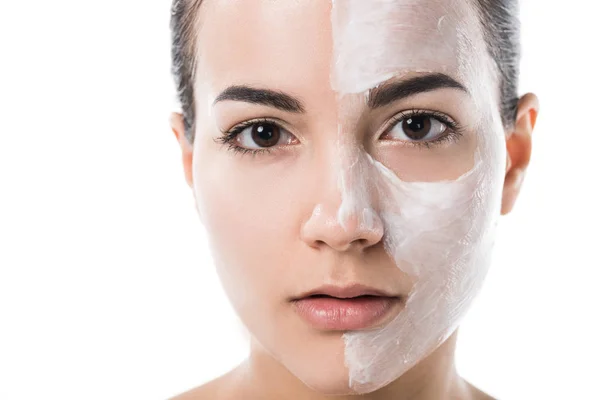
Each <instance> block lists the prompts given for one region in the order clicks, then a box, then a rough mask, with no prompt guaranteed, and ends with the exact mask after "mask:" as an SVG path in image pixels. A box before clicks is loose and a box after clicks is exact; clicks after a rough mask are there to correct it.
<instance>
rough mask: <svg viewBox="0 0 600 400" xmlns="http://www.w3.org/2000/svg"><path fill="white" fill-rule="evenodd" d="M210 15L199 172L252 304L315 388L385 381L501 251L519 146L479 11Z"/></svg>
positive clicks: (281, 9)
mask: <svg viewBox="0 0 600 400" xmlns="http://www.w3.org/2000/svg"><path fill="white" fill-rule="evenodd" d="M198 27H199V28H198V49H197V53H198V65H197V69H196V82H195V97H196V105H197V109H196V118H197V119H196V132H195V142H194V148H193V171H192V172H193V187H194V193H195V196H196V200H197V206H198V211H199V213H200V215H201V218H202V220H203V223H204V224H205V226H206V229H207V231H208V234H209V237H210V242H211V243H210V244H211V249H212V252H213V257H214V260H215V263H216V266H217V269H218V273H219V275H220V277H221V279H222V282H223V286H224V288H225V290H226V292H227V294H228V296H229V298H230V300H231V302H232V304H233V306H234V308H235V309H236V310H237V312H238V314H239V316H240V317H241V319H242V321H243V322H244V324H245V325H246V326H247V328H248V329H249V331H250V333H251V334H252V336H253V339H254V340H255V341H256V343H258V344H259V346H260V347H261V348H262V349H263V350H264V351H265V352H266V353H267V354H269V355H270V356H271V357H273V358H274V359H275V360H277V361H278V362H279V363H281V364H282V365H283V366H284V367H285V368H287V369H288V370H289V371H290V372H291V373H292V374H294V375H295V376H297V377H298V378H299V379H301V380H302V381H303V382H304V383H305V384H307V385H308V386H310V387H312V388H314V389H316V390H319V391H322V392H326V393H351V392H369V391H373V390H375V389H377V388H380V387H382V386H383V385H385V384H387V383H389V382H391V381H392V380H394V379H396V378H398V377H399V376H400V375H402V374H403V373H404V372H406V371H407V370H408V369H410V368H411V367H412V366H414V365H415V364H416V363H418V362H419V361H420V360H422V359H423V358H425V357H426V356H427V355H428V354H430V353H431V352H432V351H433V350H434V349H435V348H436V347H437V346H439V345H440V344H441V343H442V342H443V341H444V340H446V339H447V338H448V336H449V335H450V334H451V333H452V332H453V331H454V330H455V328H456V327H457V324H458V321H459V319H460V318H461V317H462V316H463V315H464V313H465V311H466V309H467V308H468V306H469V304H470V303H471V300H472V298H473V297H474V295H475V294H476V293H477V291H478V289H479V287H480V286H481V283H482V281H483V278H484V276H485V274H486V271H487V268H488V265H489V255H490V252H491V248H492V243H493V236H494V235H493V233H494V226H495V222H496V218H497V216H498V215H499V214H500V199H501V194H502V184H503V178H504V168H505V163H506V153H505V140H504V131H503V129H502V125H501V122H500V115H499V111H498V110H499V104H498V98H499V95H498V80H497V78H496V75H495V72H494V69H493V68H492V65H493V64H492V61H491V59H490V58H489V56H488V54H487V52H486V47H485V43H484V41H483V36H482V33H481V31H480V27H479V24H478V19H477V14H476V11H475V9H473V8H472V6H471V5H470V2H469V1H467V0H455V1H447V0H444V1H441V0H397V1H390V0H387V1H384V0H377V1H375V0H373V1H368V2H367V1H364V0H346V1H334V2H327V1H322V0H304V1H292V0H290V1H283V0H282V1H272V0H245V1H234V0H204V2H203V4H202V7H201V9H200V16H199V21H198ZM324 285H329V287H328V288H323V286H324ZM357 285H362V286H357ZM332 287H333V289H332ZM365 287H367V288H369V290H375V291H376V292H366V291H365V289H364V288H365ZM348 288H350V289H351V290H348ZM315 290H316V291H317V293H321V294H326V295H329V296H312V297H306V295H307V294H310V293H311V292H312V291H315ZM335 290H338V292H336V291H335ZM369 293H370V294H376V295H377V296H360V297H356V296H357V295H361V294H362V295H364V294H369ZM340 297H346V300H340V299H339V298H340ZM348 297H354V298H348ZM299 298H302V300H298V299H299Z"/></svg>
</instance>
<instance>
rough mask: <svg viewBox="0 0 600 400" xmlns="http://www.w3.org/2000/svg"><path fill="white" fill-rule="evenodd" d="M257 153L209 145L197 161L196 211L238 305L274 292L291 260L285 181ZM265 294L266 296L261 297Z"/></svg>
mask: <svg viewBox="0 0 600 400" xmlns="http://www.w3.org/2000/svg"><path fill="white" fill-rule="evenodd" d="M254 162H256V163H259V162H260V161H258V157H257V158H253V157H252V156H250V155H244V156H240V155H236V154H233V153H229V152H228V151H227V150H225V149H221V150H218V149H214V150H212V149H205V150H203V151H201V152H200V153H199V154H198V161H197V162H196V163H195V165H194V174H195V178H194V190H195V194H196V200H197V204H198V209H199V211H200V213H201V215H202V219H203V222H204V226H205V228H206V230H207V234H208V237H209V241H210V246H211V252H212V255H213V258H214V261H215V265H216V267H217V271H218V273H219V276H220V278H221V280H222V283H223V286H224V288H225V290H226V292H227V294H228V296H229V297H230V299H231V300H232V303H234V306H236V307H238V306H239V307H242V306H243V304H248V305H249V304H252V303H256V302H257V301H261V300H260V299H265V298H266V297H268V296H265V294H272V295H275V294H273V293H272V292H273V291H274V290H276V289H274V288H278V287H279V286H278V285H277V284H276V282H271V281H276V280H277V279H278V277H279V276H280V274H281V272H282V270H283V269H285V268H286V266H287V265H286V262H289V258H290V257H289V253H286V252H289V249H290V246H291V242H290V240H291V238H293V237H294V232H295V231H294V224H293V221H295V220H296V218H295V217H294V207H290V204H291V200H292V193H291V192H290V191H289V190H288V186H289V185H286V180H285V179H283V177H282V176H281V174H278V170H277V169H275V168H274V167H273V166H257V165H253V163H254ZM257 293H262V295H260V296H259V295H257Z"/></svg>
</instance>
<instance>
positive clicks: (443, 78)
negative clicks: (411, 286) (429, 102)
mask: <svg viewBox="0 0 600 400" xmlns="http://www.w3.org/2000/svg"><path fill="white" fill-rule="evenodd" d="M443 88H454V89H459V90H462V91H463V92H465V93H468V91H467V89H466V88H465V87H464V86H463V85H462V84H461V83H459V82H458V81H456V80H455V79H453V78H451V77H450V76H448V75H446V74H442V73H435V74H428V75H423V76H417V77H414V78H410V79H406V80H402V81H397V82H391V83H384V84H382V85H381V86H378V87H376V88H374V89H371V91H370V92H369V101H368V103H367V104H368V106H369V107H370V108H378V107H383V106H386V105H388V104H390V103H393V102H394V101H397V100H401V99H404V98H406V97H409V96H413V95H415V94H418V93H424V92H431V91H433V90H437V89H443Z"/></svg>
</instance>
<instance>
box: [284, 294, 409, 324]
mask: <svg viewBox="0 0 600 400" xmlns="http://www.w3.org/2000/svg"><path fill="white" fill-rule="evenodd" d="M399 303H400V299H399V298H397V297H381V296H359V297H353V298H349V299H340V298H336V297H326V296H323V297H320V296H317V297H305V298H303V299H300V300H295V301H294V305H295V307H294V308H295V309H296V312H297V313H298V314H299V315H300V316H301V317H302V318H304V320H306V321H307V322H308V323H309V324H310V325H312V326H313V327H314V328H316V329H321V330H358V329H365V328H369V327H371V326H373V325H375V324H376V323H377V322H380V321H381V320H382V319H384V317H385V316H386V315H388V314H390V312H391V311H392V309H394V307H395V306H396V305H397V304H399Z"/></svg>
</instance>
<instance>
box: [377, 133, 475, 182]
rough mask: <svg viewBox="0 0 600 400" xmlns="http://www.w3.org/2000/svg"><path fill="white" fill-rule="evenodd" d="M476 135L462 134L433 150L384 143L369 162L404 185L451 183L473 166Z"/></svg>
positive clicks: (395, 143) (431, 148)
mask: <svg viewBox="0 0 600 400" xmlns="http://www.w3.org/2000/svg"><path fill="white" fill-rule="evenodd" d="M475 136H476V133H473V132H469V133H464V134H463V135H462V136H461V137H458V138H457V139H449V140H448V141H447V142H443V143H442V144H441V145H436V146H435V147H430V148H428V147H424V146H423V147H412V146H406V145H402V144H401V143H400V142H394V141H385V142H382V144H381V145H380V146H377V148H376V149H374V151H373V158H375V159H376V160H378V161H379V162H381V163H382V164H383V165H385V166H386V167H388V168H389V169H390V170H392V171H394V174H395V175H396V176H397V177H398V178H399V179H401V180H402V181H405V182H439V181H443V180H455V179H457V178H458V177H459V176H461V175H462V174H464V173H465V172H467V171H469V170H471V169H472V168H473V166H474V164H475V159H474V154H475V149H476V146H477V144H476V142H477V140H476V139H475Z"/></svg>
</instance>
